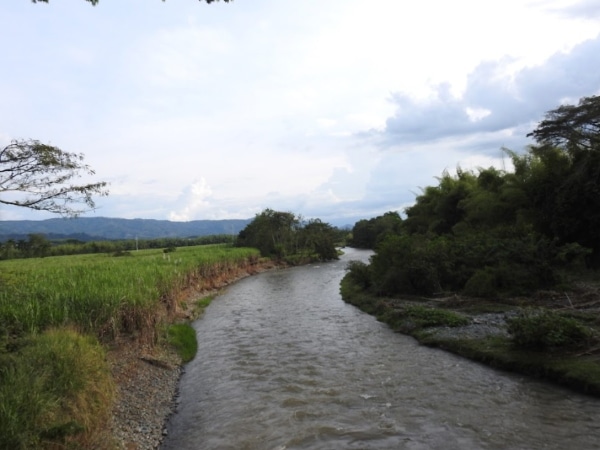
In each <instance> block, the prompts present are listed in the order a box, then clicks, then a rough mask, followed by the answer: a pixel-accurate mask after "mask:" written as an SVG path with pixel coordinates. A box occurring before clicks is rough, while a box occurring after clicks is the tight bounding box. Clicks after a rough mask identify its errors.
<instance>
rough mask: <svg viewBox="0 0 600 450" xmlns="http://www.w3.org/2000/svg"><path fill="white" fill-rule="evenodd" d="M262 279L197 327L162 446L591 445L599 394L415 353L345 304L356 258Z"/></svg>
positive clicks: (595, 439) (416, 348) (221, 303)
mask: <svg viewBox="0 0 600 450" xmlns="http://www.w3.org/2000/svg"><path fill="white" fill-rule="evenodd" d="M345 251H346V253H345V255H344V256H343V257H342V259H341V260H340V261H336V262H332V263H324V264H314V265H309V266H303V267H297V268H292V269H284V270H277V271H271V272H266V273H263V274H260V275H255V276H252V277H249V278H246V279H244V280H242V281H240V282H238V283H236V284H234V285H232V286H230V287H229V288H228V289H227V291H226V292H225V293H224V294H223V295H221V296H219V297H217V298H216V299H215V300H214V301H213V302H212V304H211V305H210V306H209V307H208V308H207V310H206V312H205V314H204V316H203V317H202V318H201V319H200V320H198V321H196V322H195V323H194V327H195V329H196V331H197V336H198V343H199V350H198V354H197V356H196V358H195V359H194V360H193V361H192V362H191V363H189V364H188V365H187V366H186V369H185V373H184V375H183V377H182V379H181V383H180V399H179V400H180V403H179V406H178V410H177V413H176V414H175V415H174V416H173V417H172V419H171V421H170V423H169V428H168V435H167V437H166V439H165V441H164V443H163V446H162V449H163V450H175V449H177V450H185V449H189V450H192V449H193V450H200V449H231V450H242V449H261V450H262V449H265V450H275V449H277V450H284V449H286V450H288V449H289V450H291V449H327V450H329V449H423V450H425V449H461V450H463V449H561V450H562V449H595V448H600V400H599V399H596V398H592V397H586V396H583V395H579V394H576V393H573V392H570V391H567V390H564V389H562V388H559V387H556V386H554V385H550V384H545V383H542V382H539V381H535V380H532V379H529V378H527V377H522V376H518V375H514V374H508V373H504V372H499V371H495V370H492V369H490V368H487V367H485V366H482V365H479V364H477V363H473V362H470V361H468V360H465V359H462V358H459V357H456V356H454V355H452V354H449V353H446V352H444V351H441V350H436V349H431V348H427V347H423V346H420V345H418V344H417V343H416V342H415V341H414V340H413V339H412V338H410V337H407V336H404V335H401V334H396V333H394V332H392V331H391V330H390V329H389V328H388V327H387V326H386V325H384V324H381V323H379V322H377V321H376V320H375V319H374V318H373V317H371V316H369V315H367V314H365V313H363V312H361V311H359V310H358V309H356V308H354V307H353V306H350V305H347V304H346V303H344V302H343V300H342V299H341V297H340V294H339V283H340V280H341V278H342V277H343V275H344V268H345V267H346V264H347V262H348V261H349V260H352V259H357V260H363V261H367V259H368V256H369V252H366V251H360V250H354V249H345Z"/></svg>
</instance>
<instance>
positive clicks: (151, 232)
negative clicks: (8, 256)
mask: <svg viewBox="0 0 600 450" xmlns="http://www.w3.org/2000/svg"><path fill="white" fill-rule="evenodd" d="M250 220H251V219H243V220H237V219H236V220H193V221H190V222H171V221H169V220H153V219H111V218H107V217H80V218H76V219H62V218H59V219H48V220H40V221H38V220H5V221H0V241H6V240H7V239H22V238H26V237H27V235H28V234H32V233H41V234H44V235H46V236H48V237H51V238H52V239H56V238H60V237H65V238H66V237H68V238H74V239H79V240H100V239H135V238H136V237H137V238H139V239H154V238H160V237H192V236H207V235H214V234H237V233H238V232H239V231H240V230H242V229H243V228H244V227H245V226H246V225H247V224H248V222H250Z"/></svg>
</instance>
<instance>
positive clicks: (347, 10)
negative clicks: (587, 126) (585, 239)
mask: <svg viewBox="0 0 600 450" xmlns="http://www.w3.org/2000/svg"><path fill="white" fill-rule="evenodd" d="M0 18H1V19H2V24H3V25H2V27H0V55H2V56H1V64H2V70H0V149H1V148H4V147H5V146H6V145H8V144H9V143H10V142H11V141H12V140H20V139H36V140H39V141H41V142H43V143H47V144H51V145H55V146H57V147H59V148H61V149H62V150H64V151H66V152H73V153H83V154H84V155H85V163H86V164H88V165H89V166H90V167H92V168H93V169H94V170H95V175H94V176H93V177H91V178H90V177H87V176H84V177H82V178H81V179H79V180H78V181H80V182H86V181H106V182H108V183H109V187H108V189H109V191H110V195H109V196H108V197H101V198H97V199H96V206H97V209H96V210H95V211H90V212H88V213H85V214H84V216H85V217H119V218H142V219H166V220H172V221H188V220H218V219H247V218H252V217H254V216H255V215H256V214H258V213H260V212H261V211H263V210H264V209H265V208H271V209H274V210H278V211H288V212H293V213H294V214H296V215H299V216H301V217H303V218H305V219H311V218H320V219H321V220H323V221H325V222H329V223H332V224H334V225H338V226H342V225H346V224H348V225H353V224H354V223H355V222H356V221H357V220H360V219H368V218H371V217H375V216H378V215H381V214H383V213H385V212H387V211H398V212H399V213H402V212H403V211H404V209H405V208H406V207H407V206H410V205H411V204H413V203H414V201H415V198H416V196H417V195H418V194H419V193H420V192H421V189H422V188H424V187H426V186H431V185H437V179H436V177H439V176H440V175H442V173H443V172H444V171H449V172H450V173H452V172H453V171H454V170H456V168H457V167H461V168H462V169H463V170H477V168H487V167H490V166H495V167H497V168H500V169H507V170H510V167H509V166H510V161H509V160H508V158H507V157H506V155H505V154H504V152H503V151H502V148H503V147H505V148H509V149H511V150H514V151H517V152H523V151H526V148H527V146H528V145H530V144H532V143H533V142H532V141H531V139H530V138H527V136H526V135H527V133H529V132H531V131H532V130H533V129H534V128H535V127H536V124H537V123H538V122H539V121H540V120H542V119H543V117H544V114H545V113H546V112H547V111H549V110H551V109H554V108H556V107H558V106H559V105H561V104H565V103H569V104H576V103H577V102H578V101H579V99H580V98H582V97H588V96H592V95H599V94H600V2H598V1H597V0H579V1H578V0H571V1H568V0H561V1H554V0H502V1H498V0H487V1H485V2H484V1H481V0H454V1H452V2H448V1H446V0H420V1H418V2H416V1H413V2H407V1H398V0H369V1H364V0H361V1H359V0H327V1H323V0H234V1H233V2H230V3H224V2H215V3H212V4H210V5H208V4H206V3H204V2H199V1H197V0H167V1H165V2H163V1H160V0H100V1H99V4H98V5H97V6H95V7H94V6H91V4H90V3H88V2H85V1H84V0H50V2H49V3H48V4H45V3H37V4H33V3H31V2H29V1H27V0H20V1H11V2H8V1H3V2H1V4H0ZM1 196H2V194H1V193H0V198H1ZM51 217H54V216H53V215H52V214H50V213H46V212H40V211H31V210H29V209H27V208H17V207H9V206H6V205H0V220H24V219H27V220H43V219H48V218H51Z"/></svg>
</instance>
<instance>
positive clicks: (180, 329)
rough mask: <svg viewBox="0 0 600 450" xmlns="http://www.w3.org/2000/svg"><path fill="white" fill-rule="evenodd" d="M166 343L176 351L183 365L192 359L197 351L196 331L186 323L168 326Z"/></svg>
mask: <svg viewBox="0 0 600 450" xmlns="http://www.w3.org/2000/svg"><path fill="white" fill-rule="evenodd" d="M167 342H168V343H169V344H170V345H172V346H173V347H175V348H176V349H177V352H178V353H179V356H180V357H181V360H182V361H183V362H184V363H186V362H189V361H191V360H192V359H194V356H196V352H197V351H198V341H196V330H194V328H193V327H192V326H191V325H189V324H187V323H177V324H173V325H170V326H169V327H168V329H167Z"/></svg>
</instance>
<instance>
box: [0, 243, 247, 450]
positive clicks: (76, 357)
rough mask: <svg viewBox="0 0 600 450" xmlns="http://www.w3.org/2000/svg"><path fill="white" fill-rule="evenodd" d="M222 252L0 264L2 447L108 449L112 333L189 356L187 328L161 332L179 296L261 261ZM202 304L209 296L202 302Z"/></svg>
mask: <svg viewBox="0 0 600 450" xmlns="http://www.w3.org/2000/svg"><path fill="white" fill-rule="evenodd" d="M258 259H259V253H258V251H257V250H255V249H250V248H234V247H231V246H227V245H210V246H202V247H183V248H178V249H177V251H176V252H174V253H164V252H163V250H162V249H156V250H140V251H134V252H130V255H129V256H128V257H120V258H117V257H114V256H112V255H109V254H101V255H77V256H68V257H48V258H43V259H40V258H36V259H15V260H10V261H0V436H2V439H0V449H11V450H12V449H27V448H71V449H77V448H81V449H85V448H95V449H96V448H98V449H102V448H113V446H112V445H110V436H106V435H104V434H103V433H105V432H106V430H107V427H106V420H107V417H108V414H109V412H110V408H111V406H112V400H111V399H112V396H113V386H112V379H111V376H110V372H109V370H108V365H107V360H106V357H105V351H104V347H103V346H102V345H101V343H106V344H110V343H111V342H113V341H114V339H115V338H116V337H117V336H119V335H127V336H133V337H136V338H137V339H138V340H142V341H145V342H147V343H149V344H154V343H156V342H158V339H159V338H161V336H160V330H165V329H166V330H168V331H167V333H166V336H165V338H166V339H167V341H169V342H171V343H173V345H175V346H176V347H177V348H178V349H180V351H181V352H182V357H183V358H184V359H185V360H189V359H191V358H193V355H194V354H195V348H194V345H196V342H195V332H193V329H191V327H189V325H183V324H182V325H175V326H173V327H170V328H168V327H165V325H166V324H168V323H169V321H170V320H171V318H173V317H174V315H175V312H176V309H177V306H178V300H179V298H180V296H181V295H182V293H183V292H184V291H185V289H187V288H189V287H193V288H194V289H197V290H202V289H211V288H214V287H215V286H218V285H220V283H221V282H222V280H224V279H227V278H228V277H233V276H234V275H235V274H236V273H237V271H238V270H240V269H246V268H248V267H250V266H252V265H254V264H256V263H257V262H258ZM199 303H200V304H202V305H205V304H206V303H207V301H206V299H204V300H201V301H200V302H199Z"/></svg>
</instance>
